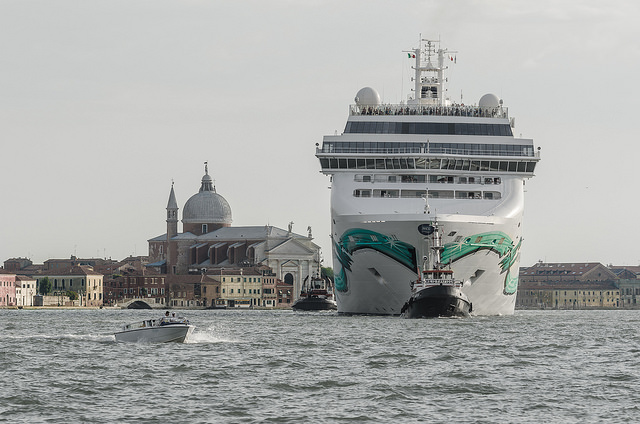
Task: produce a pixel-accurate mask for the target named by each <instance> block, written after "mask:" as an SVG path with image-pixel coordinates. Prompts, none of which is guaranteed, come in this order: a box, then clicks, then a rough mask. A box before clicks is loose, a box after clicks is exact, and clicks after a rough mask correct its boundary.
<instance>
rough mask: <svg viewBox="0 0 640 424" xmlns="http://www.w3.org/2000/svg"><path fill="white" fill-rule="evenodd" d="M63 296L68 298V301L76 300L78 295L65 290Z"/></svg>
mask: <svg viewBox="0 0 640 424" xmlns="http://www.w3.org/2000/svg"><path fill="white" fill-rule="evenodd" d="M65 295H66V296H67V297H68V298H69V300H78V293H76V292H74V291H72V290H67V292H66V293H65Z"/></svg>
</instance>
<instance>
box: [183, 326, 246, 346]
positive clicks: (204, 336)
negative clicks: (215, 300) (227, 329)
mask: <svg viewBox="0 0 640 424" xmlns="http://www.w3.org/2000/svg"><path fill="white" fill-rule="evenodd" d="M240 342H241V341H240V340H237V339H234V338H232V337H228V336H227V335H225V334H221V333H220V331H219V329H217V328H216V327H214V326H211V327H207V328H206V329H201V328H200V327H196V329H195V331H194V332H193V333H191V336H189V338H188V339H187V340H186V341H185V343H187V344H207V343H240Z"/></svg>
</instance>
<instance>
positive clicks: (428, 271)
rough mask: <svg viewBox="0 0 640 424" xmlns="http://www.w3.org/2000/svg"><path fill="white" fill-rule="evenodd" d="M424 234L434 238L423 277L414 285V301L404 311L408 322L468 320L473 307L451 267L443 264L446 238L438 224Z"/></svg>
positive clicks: (425, 229) (426, 227)
mask: <svg viewBox="0 0 640 424" xmlns="http://www.w3.org/2000/svg"><path fill="white" fill-rule="evenodd" d="M421 227H422V228H421V229H420V232H421V233H422V234H424V235H427V236H430V239H428V241H429V246H428V248H427V251H426V253H427V256H424V258H423V259H424V263H423V270H422V275H421V276H419V277H418V279H417V280H416V281H415V282H412V283H411V297H410V298H409V300H408V301H407V302H406V303H405V304H404V306H403V307H402V311H401V315H402V316H403V317H405V318H437V317H468V316H470V314H471V310H472V305H471V302H469V299H468V298H467V296H466V295H465V294H464V293H463V292H462V290H461V288H462V283H461V282H459V281H455V280H454V278H453V271H452V270H451V268H450V267H448V266H446V265H444V264H442V263H441V261H440V258H441V253H442V250H443V247H442V237H441V235H440V231H439V229H438V222H437V221H436V220H434V221H433V222H432V223H431V224H428V225H423V226H421Z"/></svg>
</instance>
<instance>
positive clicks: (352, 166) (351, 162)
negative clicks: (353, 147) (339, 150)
mask: <svg viewBox="0 0 640 424" xmlns="http://www.w3.org/2000/svg"><path fill="white" fill-rule="evenodd" d="M347 167H348V168H349V169H356V160H355V159H347Z"/></svg>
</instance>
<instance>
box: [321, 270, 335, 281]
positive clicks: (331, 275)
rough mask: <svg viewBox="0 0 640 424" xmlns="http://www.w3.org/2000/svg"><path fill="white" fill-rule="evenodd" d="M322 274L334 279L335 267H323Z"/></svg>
mask: <svg viewBox="0 0 640 424" xmlns="http://www.w3.org/2000/svg"><path fill="white" fill-rule="evenodd" d="M322 275H324V276H325V277H329V279H330V280H331V281H333V268H330V267H322Z"/></svg>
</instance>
